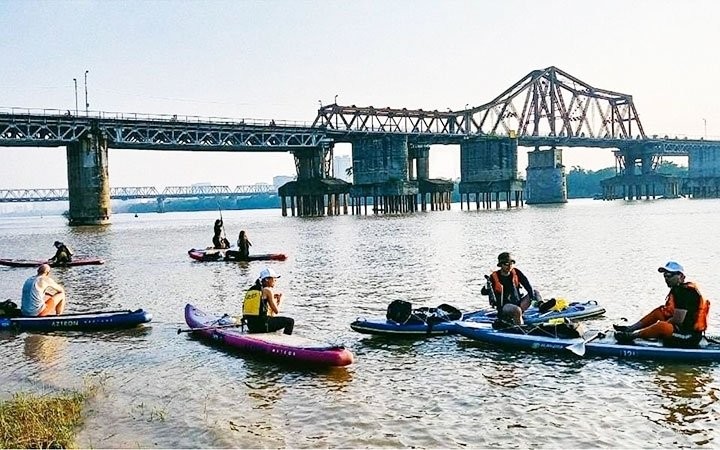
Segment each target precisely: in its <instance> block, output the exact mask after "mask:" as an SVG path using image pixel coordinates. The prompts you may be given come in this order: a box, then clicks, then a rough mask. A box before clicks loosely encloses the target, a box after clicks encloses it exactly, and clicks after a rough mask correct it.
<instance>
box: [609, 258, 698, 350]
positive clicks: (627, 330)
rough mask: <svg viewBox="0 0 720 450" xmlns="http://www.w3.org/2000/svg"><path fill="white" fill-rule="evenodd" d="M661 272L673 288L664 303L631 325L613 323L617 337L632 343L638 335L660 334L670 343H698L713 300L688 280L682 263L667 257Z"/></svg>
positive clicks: (672, 345)
mask: <svg viewBox="0 0 720 450" xmlns="http://www.w3.org/2000/svg"><path fill="white" fill-rule="evenodd" d="M658 272H660V273H662V274H663V278H664V279H665V284H666V285H667V287H669V288H670V293H668V295H667V297H666V298H665V304H664V305H662V306H658V307H657V308H655V309H653V310H652V311H650V313H649V314H648V315H646V316H645V317H643V318H642V319H640V320H639V321H637V322H636V323H634V324H632V325H629V326H625V325H613V327H614V328H615V339H616V340H617V341H618V343H620V344H630V343H632V341H633V340H634V339H635V338H642V339H647V338H660V339H661V340H662V341H663V343H664V344H665V345H667V346H668V347H685V348H688V347H690V348H692V347H696V346H697V345H698V344H699V343H700V340H701V339H702V336H703V332H704V331H705V330H706V329H707V316H708V314H709V313H710V302H709V301H707V300H706V299H705V298H704V297H703V295H702V294H701V293H700V290H699V289H698V287H697V285H695V283H693V282H686V281H685V269H684V268H683V266H682V265H680V264H679V263H677V262H675V261H668V262H667V264H665V265H664V266H663V267H658Z"/></svg>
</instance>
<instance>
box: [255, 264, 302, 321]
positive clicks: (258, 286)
mask: <svg viewBox="0 0 720 450" xmlns="http://www.w3.org/2000/svg"><path fill="white" fill-rule="evenodd" d="M278 278H280V275H278V274H277V273H275V271H274V270H273V269H271V268H265V269H263V270H262V271H261V272H260V276H259V277H258V279H257V280H256V281H255V284H254V285H253V286H252V287H251V288H250V289H249V290H248V291H247V294H245V300H243V321H244V322H245V324H247V327H248V332H250V333H272V332H274V331H278V330H280V329H283V333H285V334H292V331H293V326H295V320H293V319H292V318H290V317H282V316H276V314H278V313H279V312H280V303H281V302H282V294H281V293H279V292H274V288H275V281H276V280H277V279H278Z"/></svg>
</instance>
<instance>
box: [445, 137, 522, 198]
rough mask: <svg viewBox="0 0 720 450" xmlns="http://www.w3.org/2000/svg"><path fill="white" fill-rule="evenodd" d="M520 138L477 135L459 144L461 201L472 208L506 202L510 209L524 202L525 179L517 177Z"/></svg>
mask: <svg viewBox="0 0 720 450" xmlns="http://www.w3.org/2000/svg"><path fill="white" fill-rule="evenodd" d="M517 173H518V170H517V139H511V138H495V137H493V138H476V139H471V140H468V141H465V142H463V143H462V144H460V180H461V181H460V186H459V190H460V204H461V205H462V204H463V202H465V204H466V205H467V208H468V210H469V209H470V200H471V198H473V199H474V200H475V207H476V209H480V208H481V207H482V208H486V209H490V208H492V207H493V202H494V203H495V208H496V209H498V208H500V202H501V201H503V200H504V201H505V203H506V205H507V207H508V208H512V207H513V201H514V202H515V207H521V206H523V204H524V198H523V191H524V190H525V181H524V180H521V179H519V178H518V175H517Z"/></svg>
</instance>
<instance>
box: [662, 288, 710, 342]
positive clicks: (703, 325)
mask: <svg viewBox="0 0 720 450" xmlns="http://www.w3.org/2000/svg"><path fill="white" fill-rule="evenodd" d="M684 286H685V287H687V288H690V289H692V290H694V291H695V292H697V294H698V297H700V304H699V305H698V311H697V316H696V317H695V325H694V326H693V329H694V330H695V331H700V332H702V331H705V330H706V329H707V317H708V314H710V302H709V301H708V300H707V299H706V298H705V297H703V295H702V294H701V293H700V290H699V289H698V287H697V285H696V284H695V283H693V282H688V283H685V284H684ZM663 312H664V313H665V317H667V318H668V319H669V318H671V317H672V316H673V314H675V296H674V295H673V292H672V290H671V291H670V293H669V294H668V296H667V298H666V299H665V307H664V308H663Z"/></svg>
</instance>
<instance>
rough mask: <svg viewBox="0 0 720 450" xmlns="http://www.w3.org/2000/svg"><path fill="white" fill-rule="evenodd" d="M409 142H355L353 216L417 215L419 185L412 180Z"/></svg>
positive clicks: (385, 138) (398, 139)
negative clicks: (373, 214) (369, 211)
mask: <svg viewBox="0 0 720 450" xmlns="http://www.w3.org/2000/svg"><path fill="white" fill-rule="evenodd" d="M408 152H409V151H408V140H407V137H405V136H393V135H386V136H382V137H365V138H360V139H355V140H353V141H352V158H353V186H352V187H351V189H350V197H351V202H352V212H353V214H363V213H364V214H367V213H368V205H371V211H372V212H373V213H375V214H377V213H385V214H402V213H408V212H415V211H417V206H418V203H417V194H418V183H417V181H411V180H410V179H409V166H410V163H409V158H408Z"/></svg>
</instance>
